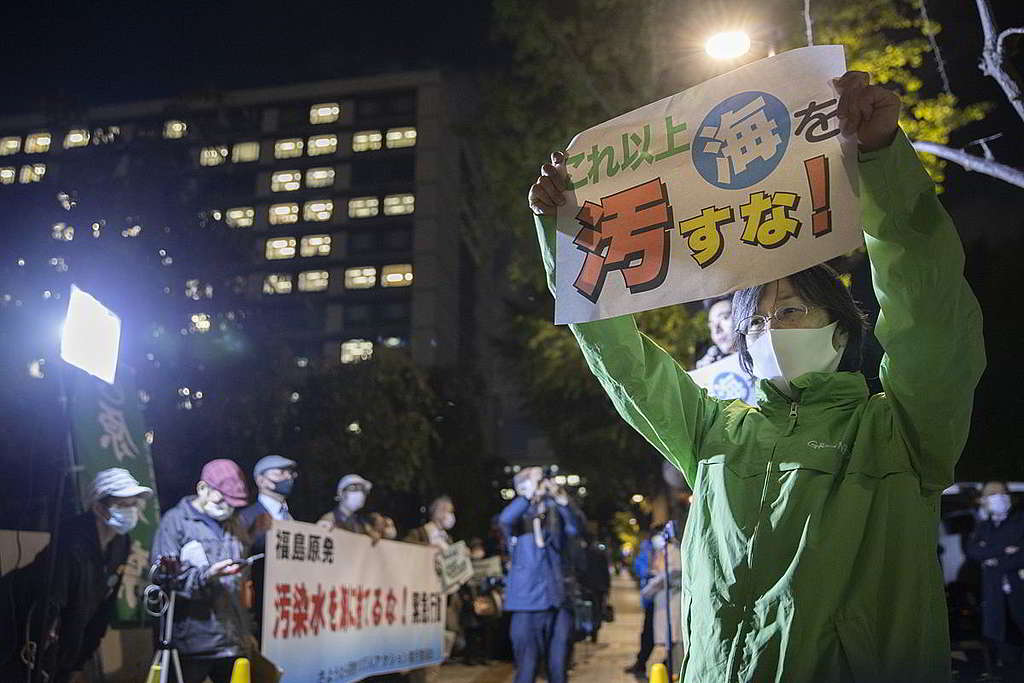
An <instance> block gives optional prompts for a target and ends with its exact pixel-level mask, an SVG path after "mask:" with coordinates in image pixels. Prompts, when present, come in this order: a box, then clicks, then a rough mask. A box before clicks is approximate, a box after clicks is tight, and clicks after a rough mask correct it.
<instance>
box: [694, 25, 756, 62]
mask: <svg viewBox="0 0 1024 683" xmlns="http://www.w3.org/2000/svg"><path fill="white" fill-rule="evenodd" d="M704 50H705V51H706V52H707V53H708V54H709V55H711V56H712V57H713V58H715V59H736V58H737V57H742V56H743V55H745V54H747V51H748V50H750V36H748V35H747V34H746V33H744V32H743V31H724V32H722V33H716V34H715V35H713V36H711V37H710V38H708V40H707V42H706V43H704Z"/></svg>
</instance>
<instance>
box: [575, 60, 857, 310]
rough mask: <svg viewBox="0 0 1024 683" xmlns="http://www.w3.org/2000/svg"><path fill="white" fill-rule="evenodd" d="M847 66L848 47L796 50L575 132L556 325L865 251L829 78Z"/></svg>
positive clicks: (853, 176)
mask: <svg viewBox="0 0 1024 683" xmlns="http://www.w3.org/2000/svg"><path fill="white" fill-rule="evenodd" d="M845 71H846V60H845V58H844V55H843V48H842V46H838V45H826V46H817V47H806V48H800V49H798V50H791V51H789V52H784V53H782V54H780V55H777V56H775V57H771V58H769V59H762V60H760V61H758V62H756V63H754V64H749V65H747V66H744V67H741V68H739V69H736V70H735V71H731V72H729V73H727V74H724V75H722V76H718V77H717V78H713V79H711V80H709V81H707V82H705V83H701V84H700V85H698V86H695V87H693V88H690V89H689V90H685V91H683V92H681V93H679V94H676V95H672V96H671V97H667V98H665V99H663V100H660V101H658V102H654V103H652V104H649V105H647V106H645V107H641V108H640V109H637V110H635V111H632V112H629V113H628V114H623V115H622V116H619V117H616V118H614V119H612V120H611V121H608V122H606V123H602V124H601V125H599V126H595V127H594V128H591V129H589V130H586V131H583V132H582V133H580V134H579V135H577V136H576V137H575V138H573V140H572V142H571V143H570V144H569V147H568V149H567V150H566V163H567V166H568V173H569V187H570V191H569V192H568V193H567V202H566V204H565V206H562V207H559V209H558V233H557V236H556V239H557V243H556V254H557V266H556V271H555V274H556V297H555V322H556V323H559V324H561V323H575V322H586V321H590V320H600V319H603V318H609V317H612V316H616V315H624V314H627V313H635V312H638V311H646V310H650V309H653V308H659V307H661V306H668V305H672V304H678V303H683V302H687V301H695V300H697V299H705V298H709V297H712V296H716V295H720V294H725V293H727V292H731V291H734V290H736V289H741V288H744V287H749V286H752V285H756V284H761V283H764V282H768V281H771V280H776V279H778V278H780V277H784V276H786V275H791V274H792V273H795V272H797V271H800V270H803V269H805V268H809V267H810V266H813V265H815V264H818V263H821V262H823V261H827V260H828V259H830V258H833V257H835V256H839V255H841V254H844V253H847V252H849V251H852V250H854V249H856V248H857V247H859V246H860V244H861V242H862V235H861V229H860V204H859V200H858V195H857V170H856V147H855V143H854V142H853V141H846V140H843V139H841V137H840V135H839V119H838V113H837V105H838V101H839V100H838V96H837V95H836V92H835V88H834V86H833V84H832V79H834V78H838V77H839V76H842V75H843V73H844V72H845ZM844 146H846V149H844Z"/></svg>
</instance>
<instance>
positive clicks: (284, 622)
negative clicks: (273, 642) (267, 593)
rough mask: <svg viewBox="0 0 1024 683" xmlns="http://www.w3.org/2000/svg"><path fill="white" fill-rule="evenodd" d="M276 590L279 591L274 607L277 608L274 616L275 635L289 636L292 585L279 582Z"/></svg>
mask: <svg viewBox="0 0 1024 683" xmlns="http://www.w3.org/2000/svg"><path fill="white" fill-rule="evenodd" d="M274 590H275V591H276V592H277V597H276V598H274V609H275V610H276V614H275V616H274V637H275V638H287V637H288V631H289V626H290V625H291V621H292V618H291V604H292V597H291V590H292V587H291V585H290V584H287V583H279V584H277V585H275V586H274Z"/></svg>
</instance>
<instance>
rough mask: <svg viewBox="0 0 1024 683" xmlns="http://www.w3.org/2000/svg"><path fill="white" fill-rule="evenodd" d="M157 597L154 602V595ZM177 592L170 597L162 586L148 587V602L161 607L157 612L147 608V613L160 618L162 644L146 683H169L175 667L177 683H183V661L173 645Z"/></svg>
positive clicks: (157, 651) (172, 592) (154, 658)
mask: <svg viewBox="0 0 1024 683" xmlns="http://www.w3.org/2000/svg"><path fill="white" fill-rule="evenodd" d="M154 593H155V594H156V595H157V597H156V599H155V600H153V598H152V595H153V594H154ZM175 595H176V593H175V591H174V590H173V589H172V590H171V591H170V596H168V594H167V593H166V592H164V590H163V589H162V588H161V587H160V586H148V587H147V588H146V600H147V601H154V602H156V603H158V604H159V605H160V607H159V609H158V610H157V611H156V612H153V611H151V610H150V609H149V607H148V606H147V607H146V611H147V612H149V613H150V614H151V615H153V616H159V617H160V644H159V646H158V647H157V649H156V653H155V654H154V655H153V663H152V664H150V666H149V676H148V677H147V678H146V683H167V681H168V680H170V679H169V674H170V671H171V667H174V676H175V680H176V681H177V683H183V679H182V674H181V660H180V659H179V657H178V650H177V648H175V647H172V645H171V630H172V628H173V627H174V599H175Z"/></svg>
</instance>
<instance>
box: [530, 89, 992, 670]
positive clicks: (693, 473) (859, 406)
mask: <svg viewBox="0 0 1024 683" xmlns="http://www.w3.org/2000/svg"><path fill="white" fill-rule="evenodd" d="M835 85H836V88H837V91H838V92H839V95H840V99H839V104H838V107H839V117H840V124H841V127H842V129H843V132H844V134H846V135H848V136H856V140H857V143H858V145H859V151H860V155H859V164H858V165H859V171H860V201H861V207H862V221H863V227H864V238H865V241H866V243H867V249H868V255H869V257H870V259H871V263H872V272H873V275H874V287H875V290H876V293H877V295H878V301H879V303H880V305H881V315H880V317H879V320H878V324H877V328H876V336H877V337H878V339H879V341H880V342H881V343H882V346H883V348H884V349H885V351H886V356H885V358H884V359H883V361H882V365H881V369H880V376H881V380H882V385H883V387H884V388H885V393H884V394H878V395H874V396H870V395H869V394H868V389H867V385H866V382H865V379H864V376H863V375H862V374H861V373H860V371H859V370H860V368H859V363H860V339H861V335H862V331H863V316H862V315H861V314H860V313H859V311H858V310H857V308H856V306H855V304H854V302H853V301H852V299H851V298H850V295H849V293H848V292H847V290H846V289H845V287H844V286H843V284H842V283H841V282H840V280H839V279H838V278H837V277H836V276H835V274H834V273H833V272H831V271H830V270H829V269H827V268H826V267H824V266H817V267H814V268H811V269H809V270H807V271H803V272H800V273H797V274H795V275H792V276H790V277H785V278H782V279H780V280H776V281H774V282H769V283H766V284H763V285H760V286H758V287H753V288H750V289H747V290H741V291H740V292H737V294H736V295H735V297H734V300H733V308H734V316H735V317H734V319H735V320H736V324H737V333H738V338H737V341H738V346H739V352H740V353H741V356H742V358H743V363H744V364H745V365H746V366H747V367H752V368H753V370H754V373H755V374H757V375H759V376H760V377H762V380H761V381H760V383H759V391H758V401H757V405H755V406H750V405H746V404H744V403H742V402H739V401H733V402H726V401H719V400H716V399H713V398H709V397H708V395H707V393H706V392H704V391H702V390H700V389H699V388H698V387H697V386H696V385H695V384H694V383H693V382H692V381H691V379H690V378H689V377H688V376H687V374H686V372H685V371H684V370H683V369H682V368H681V367H680V366H679V365H678V364H677V363H676V362H675V361H674V360H673V359H672V358H671V357H670V356H669V355H668V354H667V353H665V352H664V351H663V350H662V349H660V348H659V347H658V346H657V345H656V344H654V343H653V342H652V341H651V340H650V339H647V338H646V337H644V336H643V335H642V334H640V333H639V332H638V330H637V327H636V324H635V323H634V321H633V319H632V317H631V316H628V315H627V316H620V317H617V318H610V319H606V320H598V321H595V322H588V323H581V324H574V325H571V326H570V329H571V330H572V332H573V333H574V334H575V335H576V337H577V340H578V341H579V344H580V348H581V349H582V351H583V353H584V356H585V357H586V359H587V362H588V364H589V366H590V369H591V370H592V372H593V373H594V374H595V376H596V377H597V378H598V380H599V381H600V382H601V384H602V386H604V388H605V390H606V391H607V392H608V395H609V397H610V398H611V400H612V401H613V403H614V404H615V406H616V408H617V410H618V411H619V413H620V414H621V415H622V416H623V418H624V419H626V420H627V421H628V422H629V423H630V424H631V425H633V427H634V428H636V429H637V430H638V431H639V432H640V433H641V434H643V436H644V437H645V438H647V439H648V440H649V441H650V442H651V443H652V444H653V445H654V446H655V447H656V448H658V450H659V451H660V452H661V453H662V454H663V455H664V456H665V457H666V458H667V459H669V460H670V461H671V462H672V463H673V464H674V465H675V466H676V467H678V468H679V469H680V470H681V471H682V472H683V473H684V475H685V476H686V478H687V480H688V481H689V482H690V484H691V486H692V487H693V489H694V492H695V501H694V505H693V507H692V509H691V512H690V516H689V520H688V523H687V528H686V535H685V538H684V540H683V553H684V554H683V557H685V558H686V563H685V566H684V569H683V580H682V583H683V590H682V595H683V597H682V613H683V635H684V639H685V650H686V655H685V659H684V663H683V680H684V681H687V682H690V683H695V682H697V681H699V682H700V683H710V682H713V681H755V680H756V681H762V680H773V681H787V682H788V683H790V682H792V683H796V682H800V681H816V682H817V681H873V682H884V683H890V682H892V683H894V682H896V681H899V682H901V683H907V682H917V681H921V682H924V681H927V682H929V683H933V682H935V681H948V680H949V678H950V669H949V662H950V659H949V654H950V653H949V637H948V631H947V622H946V610H945V606H944V595H943V582H942V576H941V572H940V571H939V568H938V564H937V561H936V557H935V548H936V529H937V527H938V524H937V522H938V512H939V496H940V493H941V491H942V490H943V489H944V488H945V487H946V486H947V485H949V483H951V482H952V476H953V467H954V465H955V464H956V461H957V459H958V458H959V456H960V452H961V450H962V448H963V445H964V443H965V440H966V437H967V432H968V429H969V424H970V416H971V407H972V400H973V392H974V387H975V385H976V384H977V381H978V379H979V377H980V375H981V371H982V369H983V367H984V351H983V345H982V338H981V313H980V310H979V307H978V304H977V301H976V300H975V298H974V296H973V294H972V293H971V291H970V289H969V287H968V285H967V283H966V281H965V280H964V278H963V275H962V271H963V250H962V247H961V244H960V240H959V238H958V236H957V233H956V230H955V228H954V227H953V225H952V222H951V221H950V219H949V217H948V215H947V214H946V213H945V211H944V210H943V208H942V206H941V205H940V203H939V202H938V200H937V198H936V195H935V189H934V186H933V184H932V182H931V180H930V178H929V177H928V175H927V174H926V173H925V172H924V170H923V169H922V168H921V165H920V163H919V161H918V160H917V157H916V155H915V154H914V151H913V148H912V147H911V145H910V143H909V141H908V140H907V139H906V137H905V136H904V135H903V134H902V133H901V132H900V130H899V128H898V125H897V122H898V118H899V109H900V102H899V98H898V96H897V95H896V94H894V93H892V92H890V91H888V90H885V89H883V88H880V87H877V86H873V85H871V84H870V81H869V77H868V75H867V74H865V73H861V72H848V73H847V74H846V75H844V76H843V77H842V78H841V79H838V80H837V81H836V82H835ZM566 187H567V174H566V168H565V163H564V155H561V154H557V153H556V154H554V155H552V160H551V163H550V164H544V166H542V168H541V175H540V177H538V179H537V181H536V182H535V183H534V185H533V186H532V187H531V189H530V193H529V203H530V207H531V209H532V210H533V212H534V213H535V214H537V218H536V224H537V229H538V236H539V238H540V246H541V252H542V256H543V260H544V265H545V268H546V270H547V273H548V282H549V287H550V288H551V290H552V292H554V264H555V254H554V224H553V220H552V218H551V217H553V216H554V214H555V212H556V207H558V206H563V205H564V204H565V203H566V197H565V196H564V194H563V193H564V191H565V189H566Z"/></svg>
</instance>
